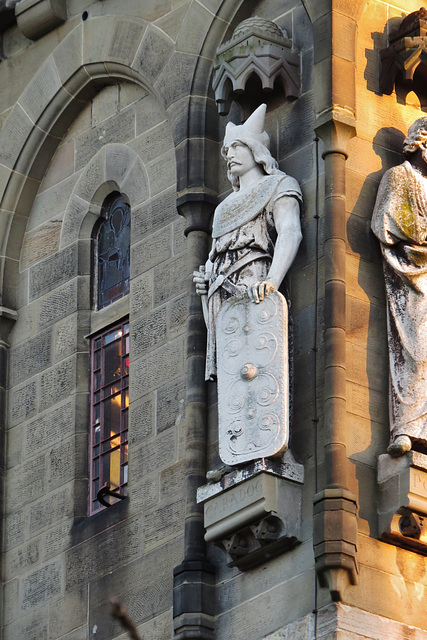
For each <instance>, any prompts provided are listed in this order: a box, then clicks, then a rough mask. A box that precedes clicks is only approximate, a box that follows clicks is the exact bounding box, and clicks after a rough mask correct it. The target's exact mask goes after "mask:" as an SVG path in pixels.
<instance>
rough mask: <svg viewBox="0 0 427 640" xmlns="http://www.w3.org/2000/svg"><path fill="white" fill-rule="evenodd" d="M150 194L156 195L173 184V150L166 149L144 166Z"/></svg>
mask: <svg viewBox="0 0 427 640" xmlns="http://www.w3.org/2000/svg"><path fill="white" fill-rule="evenodd" d="M146 169H147V173H148V182H149V186H150V195H151V196H156V195H157V194H159V193H160V192H161V191H164V190H165V189H168V188H169V187H171V186H174V185H175V183H176V156H175V151H167V152H166V153H165V154H163V155H162V156H160V157H159V158H156V159H155V160H153V161H152V162H150V163H149V164H147V166H146Z"/></svg>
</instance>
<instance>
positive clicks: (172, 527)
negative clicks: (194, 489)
mask: <svg viewBox="0 0 427 640" xmlns="http://www.w3.org/2000/svg"><path fill="white" fill-rule="evenodd" d="M184 510H185V499H184V498H178V499H175V500H174V501H172V502H169V503H167V504H164V505H159V506H158V507H156V508H155V509H152V510H151V511H149V512H147V513H146V516H145V538H144V549H145V550H146V551H148V550H150V549H153V548H155V547H158V546H159V545H160V544H164V542H167V541H169V540H170V539H171V538H172V537H174V536H178V535H179V533H180V531H181V530H182V528H183V524H184Z"/></svg>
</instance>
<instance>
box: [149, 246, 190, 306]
mask: <svg viewBox="0 0 427 640" xmlns="http://www.w3.org/2000/svg"><path fill="white" fill-rule="evenodd" d="M170 273H174V274H175V277H174V278H170V277H169V274H170ZM188 275H189V274H188V273H187V256H185V255H179V256H177V257H176V258H173V259H172V260H170V261H169V262H168V263H167V264H165V265H162V266H161V267H160V266H157V267H156V268H155V270H154V304H155V305H158V304H162V302H165V301H166V300H169V299H170V298H174V297H175V296H176V295H179V294H180V293H182V292H183V291H185V289H186V279H187V277H188Z"/></svg>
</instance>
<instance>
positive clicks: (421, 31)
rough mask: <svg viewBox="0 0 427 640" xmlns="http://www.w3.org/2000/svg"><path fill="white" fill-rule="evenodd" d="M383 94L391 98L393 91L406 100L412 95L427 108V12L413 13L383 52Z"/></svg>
mask: <svg viewBox="0 0 427 640" xmlns="http://www.w3.org/2000/svg"><path fill="white" fill-rule="evenodd" d="M380 55H381V73H380V91H381V92H382V93H385V94H387V95H390V94H391V93H392V92H393V90H394V89H396V93H397V94H398V95H399V96H400V97H401V98H402V99H403V100H405V99H406V96H407V94H408V93H409V92H410V91H413V92H414V93H415V94H416V95H417V96H418V98H419V100H420V103H421V106H425V105H426V104H427V88H426V87H427V9H424V8H421V9H419V11H414V12H413V13H410V14H409V15H408V16H406V18H405V19H404V20H403V21H402V24H401V25H400V27H399V30H398V31H397V33H395V34H394V35H392V36H390V44H389V46H388V47H387V48H386V49H382V50H381V51H380Z"/></svg>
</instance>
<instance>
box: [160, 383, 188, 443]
mask: <svg viewBox="0 0 427 640" xmlns="http://www.w3.org/2000/svg"><path fill="white" fill-rule="evenodd" d="M185 384H186V381H185V379H184V378H179V379H178V380H172V381H171V382H169V383H168V384H166V385H165V386H163V387H161V388H160V389H159V390H158V391H157V405H156V429H157V433H161V432H162V431H165V430H166V429H169V427H173V426H174V425H175V422H176V420H177V417H178V416H179V415H180V411H181V406H180V403H181V401H182V400H183V399H184V398H185Z"/></svg>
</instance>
